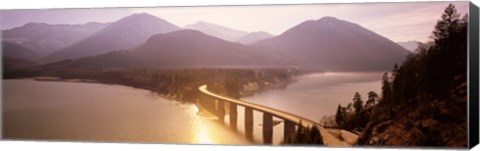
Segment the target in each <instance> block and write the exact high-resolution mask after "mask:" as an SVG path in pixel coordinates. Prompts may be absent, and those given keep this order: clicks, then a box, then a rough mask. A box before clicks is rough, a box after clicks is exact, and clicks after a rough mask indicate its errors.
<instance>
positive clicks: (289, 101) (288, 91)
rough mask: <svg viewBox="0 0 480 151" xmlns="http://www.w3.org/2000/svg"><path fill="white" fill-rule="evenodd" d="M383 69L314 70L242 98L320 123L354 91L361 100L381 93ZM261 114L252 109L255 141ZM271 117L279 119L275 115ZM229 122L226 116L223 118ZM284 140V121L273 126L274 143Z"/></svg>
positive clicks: (259, 138) (259, 135)
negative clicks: (356, 70) (283, 86)
mask: <svg viewBox="0 0 480 151" xmlns="http://www.w3.org/2000/svg"><path fill="white" fill-rule="evenodd" d="M382 76H383V72H343V73H329V72H326V73H313V74H307V75H304V76H300V77H297V80H296V82H294V83H291V84H290V85H288V86H287V88H285V89H276V90H268V91H264V92H261V93H258V94H255V95H253V96H250V97H245V98H242V99H241V100H244V101H248V102H252V103H256V104H261V105H264V106H268V107H272V108H275V109H279V110H282V111H286V112H289V113H292V114H295V115H299V116H301V117H305V118H308V119H310V120H312V121H316V122H319V121H320V119H321V118H322V116H326V115H334V114H335V113H336V111H337V107H338V105H339V104H340V105H342V106H346V105H347V104H348V103H351V102H353V96H354V94H355V92H359V93H360V94H361V95H362V99H363V101H364V103H365V102H366V97H367V93H368V92H370V91H375V92H377V94H379V95H380V94H381V91H380V90H381V78H382ZM238 115H239V120H238V126H237V127H238V128H239V130H240V132H244V126H243V125H244V121H243V120H242V119H243V117H244V108H243V107H239V108H238ZM262 118H263V113H261V112H256V111H254V129H253V131H254V132H253V135H254V140H255V141H256V142H261V141H262V126H261V124H262ZM274 120H279V121H281V119H278V118H274ZM226 122H227V123H228V116H227V117H226ZM282 140H283V122H282V123H280V124H278V125H276V126H274V130H273V142H274V144H279V143H280V142H281V141H282Z"/></svg>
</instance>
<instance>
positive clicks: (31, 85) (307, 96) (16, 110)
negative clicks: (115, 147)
mask: <svg viewBox="0 0 480 151" xmlns="http://www.w3.org/2000/svg"><path fill="white" fill-rule="evenodd" d="M382 74H383V73H378V72H368V73H321V74H309V75H305V76H301V77H299V78H298V81H297V82H295V83H292V84H291V85H289V86H288V87H287V88H286V89H281V90H271V91H265V92H262V93H259V94H256V95H254V96H251V97H247V98H242V100H245V101H250V102H253V103H258V104H262V105H265V106H270V107H273V108H277V109H280V110H283V111H287V112H290V113H293V114H296V115H299V116H302V117H306V118H309V119H311V120H314V121H319V120H320V119H321V117H322V116H324V115H333V114H335V112H336V109H337V106H338V104H341V105H346V104H348V103H350V102H352V98H353V95H354V93H355V92H359V93H360V94H361V95H362V97H363V99H364V100H365V99H366V95H367V93H368V92H369V91H375V92H377V93H380V88H381V81H380V79H381V76H382ZM3 83H4V85H3V87H4V88H3V90H4V92H3V96H4V98H3V100H4V101H3V103H4V104H3V105H4V108H3V114H4V125H3V126H4V127H3V128H4V131H3V133H4V135H5V136H6V138H9V139H10V138H19V139H48V140H82V141H114V142H155V143H202V144H252V142H250V141H248V140H246V139H245V137H244V136H243V133H244V121H243V116H244V112H243V111H244V108H243V107H238V113H239V114H238V116H239V117H238V123H237V125H238V126H237V127H238V132H233V131H231V130H230V129H229V128H228V127H227V126H225V125H228V122H229V121H228V119H229V117H228V116H226V117H225V121H226V123H225V124H220V123H218V122H216V121H214V120H210V119H206V118H202V117H200V116H198V115H197V112H198V108H197V107H196V106H194V105H184V104H179V103H177V102H176V101H172V100H167V99H164V98H161V97H157V95H155V94H154V93H151V92H150V91H146V90H142V89H135V88H131V87H126V86H119V85H104V84H93V83H74V82H44V81H34V80H3ZM262 116H263V114H262V113H260V112H256V111H254V141H255V142H254V143H261V140H262V126H261V124H262ZM274 120H279V119H275V118H274ZM273 135H274V136H273V138H274V143H275V144H278V143H280V141H281V140H282V138H283V136H282V135H283V123H280V124H278V125H276V126H275V127H274V133H273ZM227 138H228V139H227Z"/></svg>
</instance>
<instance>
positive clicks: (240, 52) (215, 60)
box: [49, 30, 282, 68]
mask: <svg viewBox="0 0 480 151" xmlns="http://www.w3.org/2000/svg"><path fill="white" fill-rule="evenodd" d="M64 63H67V64H68V65H67V67H69V68H119V67H153V68H209V67H220V68H229V67H232V68H243V67H252V68H258V67H272V66H277V65H279V64H282V62H281V61H279V60H276V59H272V56H268V54H263V53H262V52H259V51H257V50H256V49H254V48H251V47H249V46H246V45H242V44H239V43H233V42H228V41H225V40H222V39H219V38H216V37H213V36H209V35H206V34H204V33H202V32H199V31H196V30H180V31H175V32H171V33H165V34H157V35H154V36H152V37H151V38H149V39H148V40H147V42H146V43H144V44H143V45H141V46H138V47H136V48H134V49H130V50H123V51H114V52H110V53H107V54H103V55H98V56H93V57H85V58H80V59H77V60H75V61H72V62H62V63H60V65H59V64H56V63H55V64H50V65H49V66H62V65H61V64H64Z"/></svg>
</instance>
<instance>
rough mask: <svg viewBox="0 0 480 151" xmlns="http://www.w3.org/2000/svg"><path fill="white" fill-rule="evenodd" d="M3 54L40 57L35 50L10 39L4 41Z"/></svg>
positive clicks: (5, 55)
mask: <svg viewBox="0 0 480 151" xmlns="http://www.w3.org/2000/svg"><path fill="white" fill-rule="evenodd" d="M2 55H3V57H11V58H18V59H38V54H37V53H36V52H35V51H33V50H31V49H29V48H27V47H24V46H22V45H21V44H18V43H15V42H9V41H2Z"/></svg>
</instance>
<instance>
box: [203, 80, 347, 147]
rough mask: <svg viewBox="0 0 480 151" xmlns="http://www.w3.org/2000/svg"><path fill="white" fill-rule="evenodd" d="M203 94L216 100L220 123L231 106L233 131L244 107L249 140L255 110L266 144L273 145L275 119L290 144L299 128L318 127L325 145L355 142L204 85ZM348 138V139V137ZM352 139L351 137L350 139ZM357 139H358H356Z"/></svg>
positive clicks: (338, 131) (344, 144) (215, 112)
mask: <svg viewBox="0 0 480 151" xmlns="http://www.w3.org/2000/svg"><path fill="white" fill-rule="evenodd" d="M198 89H199V90H200V92H201V93H203V94H205V95H203V96H204V99H208V100H215V102H216V104H217V105H216V107H213V108H212V110H214V111H213V112H214V114H215V115H216V116H217V117H218V119H219V121H221V122H224V120H225V116H226V112H225V103H228V104H229V109H230V110H229V113H228V114H229V120H230V127H232V128H233V129H236V128H237V106H242V107H244V108H245V110H244V114H245V115H244V120H245V122H244V123H245V125H244V126H245V135H246V137H247V138H248V139H253V118H254V117H253V110H255V111H259V112H262V113H263V124H262V136H263V143H264V144H272V136H273V126H274V122H273V117H277V118H279V119H282V120H283V122H284V131H283V141H284V142H289V141H290V140H289V139H291V138H292V135H294V133H295V130H296V128H297V127H299V126H302V127H317V128H318V129H319V130H320V132H321V135H322V138H323V141H324V144H326V145H329V146H351V144H353V142H354V141H355V140H352V139H350V140H344V139H339V138H337V137H335V136H333V135H332V134H331V133H329V132H327V131H328V130H326V129H325V128H324V127H323V125H322V124H319V123H316V122H314V121H312V120H309V119H306V118H303V117H300V116H298V115H294V114H291V113H287V112H284V111H280V110H277V109H274V108H270V107H267V106H263V105H258V104H254V103H250V102H246V101H242V100H238V99H234V98H230V97H226V96H221V95H218V94H215V93H213V92H211V91H209V90H208V89H207V85H202V86H200V87H199V88H198ZM337 133H342V134H343V135H346V136H348V135H350V136H351V135H352V134H351V133H349V132H346V131H344V130H343V131H342V130H337ZM347 138H348V137H347ZM350 138H351V137H350ZM354 138H355V139H356V137H354Z"/></svg>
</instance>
